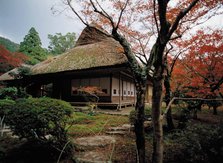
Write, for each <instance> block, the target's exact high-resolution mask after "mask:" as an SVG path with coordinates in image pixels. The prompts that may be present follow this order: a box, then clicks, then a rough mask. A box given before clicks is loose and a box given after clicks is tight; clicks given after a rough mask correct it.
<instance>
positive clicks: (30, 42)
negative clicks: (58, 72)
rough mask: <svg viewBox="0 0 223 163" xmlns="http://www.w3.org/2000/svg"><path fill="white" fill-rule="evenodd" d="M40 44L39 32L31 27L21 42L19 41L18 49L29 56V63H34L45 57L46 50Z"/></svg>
mask: <svg viewBox="0 0 223 163" xmlns="http://www.w3.org/2000/svg"><path fill="white" fill-rule="evenodd" d="M41 45H42V43H41V40H40V37H39V34H38V32H37V31H36V30H35V28H33V27H32V28H31V29H30V30H29V32H28V34H27V35H26V36H25V38H24V40H23V42H21V43H20V48H19V51H20V52H22V53H24V54H26V55H27V56H29V57H30V60H29V61H28V63H29V64H36V63H38V62H40V61H43V60H44V59H46V55H47V51H46V50H45V49H43V48H42V47H41Z"/></svg>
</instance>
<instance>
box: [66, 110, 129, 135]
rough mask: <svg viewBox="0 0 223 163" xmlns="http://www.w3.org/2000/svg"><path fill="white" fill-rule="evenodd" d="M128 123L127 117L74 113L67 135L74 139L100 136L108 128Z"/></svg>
mask: <svg viewBox="0 0 223 163" xmlns="http://www.w3.org/2000/svg"><path fill="white" fill-rule="evenodd" d="M126 123H129V120H128V117H127V116H119V115H107V114H95V115H89V114H86V113H81V112H75V113H74V114H73V125H72V126H71V128H70V129H69V134H71V135H72V136H75V137H80V136H87V135H95V134H101V133H103V132H105V130H106V129H107V128H109V127H114V126H120V125H122V124H126Z"/></svg>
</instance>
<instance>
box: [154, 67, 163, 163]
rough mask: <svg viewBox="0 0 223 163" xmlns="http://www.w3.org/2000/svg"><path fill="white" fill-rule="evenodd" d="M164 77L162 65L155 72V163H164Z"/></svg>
mask: <svg viewBox="0 0 223 163" xmlns="http://www.w3.org/2000/svg"><path fill="white" fill-rule="evenodd" d="M162 87H163V77H162V69H161V65H160V66H158V68H156V69H155V71H154V78H153V96H152V120H153V132H154V133H153V158H152V162H153V163H162V162H163V126H162V119H161V105H162Z"/></svg>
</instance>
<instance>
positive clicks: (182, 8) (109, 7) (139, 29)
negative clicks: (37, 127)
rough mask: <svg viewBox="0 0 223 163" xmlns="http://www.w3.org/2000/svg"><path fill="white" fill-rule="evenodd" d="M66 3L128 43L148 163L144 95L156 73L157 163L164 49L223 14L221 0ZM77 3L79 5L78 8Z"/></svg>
mask: <svg viewBox="0 0 223 163" xmlns="http://www.w3.org/2000/svg"><path fill="white" fill-rule="evenodd" d="M62 1H63V3H64V4H65V5H66V7H67V6H69V8H70V10H71V11H72V12H73V13H74V14H75V15H76V16H77V17H78V18H79V19H80V20H81V21H82V23H83V24H85V25H86V26H87V27H89V26H91V25H90V23H89V22H92V21H94V22H98V23H99V25H100V26H102V27H103V28H104V29H106V30H107V32H106V33H105V35H107V36H109V37H112V38H114V39H115V40H116V41H118V42H119V43H120V44H121V46H122V47H123V50H124V54H125V55H126V57H127V59H128V61H129V65H130V68H131V71H132V73H133V77H134V81H135V86H136V95H137V100H136V107H135V110H136V113H137V114H136V115H137V117H136V121H135V124H134V126H135V135H136V145H137V156H138V162H145V134H144V109H145V94H146V82H147V80H148V78H149V77H150V76H151V77H152V82H153V97H152V121H153V130H154V136H153V158H152V162H157V163H158V162H159V163H161V162H162V161H163V128H162V116H161V104H162V91H163V85H164V76H165V74H166V69H167V65H166V58H167V56H166V55H167V54H168V53H165V51H166V49H167V48H168V47H169V46H168V44H169V43H170V42H171V41H172V40H175V39H178V38H180V37H181V36H182V34H184V33H185V32H187V31H188V30H189V29H191V28H192V27H193V26H194V25H198V24H200V23H202V22H204V21H206V20H207V19H209V18H210V17H212V16H213V15H216V14H220V13H219V12H218V11H219V9H220V8H221V7H222V3H221V2H219V1H218V0H209V1H202V0H183V1H180V0H177V1H173V0H172V1H171V0H157V1H156V0H153V1H152V0H151V1H144V0H135V1H131V0H114V1H103V0H90V1H83V0H81V1H80V0H77V1H76V2H78V4H74V3H75V1H72V0H62ZM104 4H105V5H104ZM77 5H78V6H79V7H76V6H77ZM75 7H76V8H75ZM209 13H210V14H209ZM150 38H153V40H155V41H153V43H152V44H149V41H150ZM130 42H131V44H130ZM151 45H152V46H151ZM138 47H139V48H140V49H139V50H138ZM138 60H140V61H141V63H139V62H138ZM151 72H153V73H151Z"/></svg>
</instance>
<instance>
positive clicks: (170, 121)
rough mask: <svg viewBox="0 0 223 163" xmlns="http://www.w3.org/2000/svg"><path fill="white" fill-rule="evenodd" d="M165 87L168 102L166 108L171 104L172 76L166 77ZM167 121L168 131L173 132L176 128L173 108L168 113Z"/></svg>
mask: <svg viewBox="0 0 223 163" xmlns="http://www.w3.org/2000/svg"><path fill="white" fill-rule="evenodd" d="M164 86H165V88H166V94H165V101H166V106H168V104H169V102H170V96H171V95H170V93H171V88H170V76H169V75H167V76H165V80H164ZM166 121H167V127H168V130H172V129H174V128H175V127H174V124H173V119H172V110H171V107H170V108H169V110H168V111H167V114H166Z"/></svg>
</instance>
